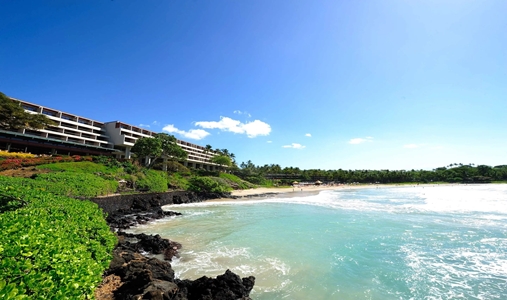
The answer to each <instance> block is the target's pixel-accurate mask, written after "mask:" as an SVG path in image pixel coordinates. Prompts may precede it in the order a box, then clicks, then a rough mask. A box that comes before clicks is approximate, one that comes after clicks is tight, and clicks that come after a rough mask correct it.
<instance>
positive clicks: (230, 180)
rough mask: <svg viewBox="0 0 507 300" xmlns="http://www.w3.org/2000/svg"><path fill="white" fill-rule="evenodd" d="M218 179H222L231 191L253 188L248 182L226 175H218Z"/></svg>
mask: <svg viewBox="0 0 507 300" xmlns="http://www.w3.org/2000/svg"><path fill="white" fill-rule="evenodd" d="M220 178H223V179H225V180H226V182H227V185H229V186H231V187H232V188H233V189H240V190H245V189H251V188H254V187H255V185H254V184H251V183H250V182H247V181H244V180H242V179H241V178H239V177H237V176H235V175H232V174H227V173H220Z"/></svg>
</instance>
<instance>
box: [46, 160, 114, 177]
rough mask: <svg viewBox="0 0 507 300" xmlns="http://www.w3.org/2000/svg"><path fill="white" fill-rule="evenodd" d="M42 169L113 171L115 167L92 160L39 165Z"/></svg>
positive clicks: (84, 171) (93, 171)
mask: <svg viewBox="0 0 507 300" xmlns="http://www.w3.org/2000/svg"><path fill="white" fill-rule="evenodd" d="M37 169H40V170H51V171H65V172H79V173H90V174H97V173H104V174H105V173H111V172H114V169H111V168H108V167H106V166H104V165H101V164H97V163H94V162H90V161H85V162H64V163H58V164H45V165H40V166H37Z"/></svg>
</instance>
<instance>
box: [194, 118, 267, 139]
mask: <svg viewBox="0 0 507 300" xmlns="http://www.w3.org/2000/svg"><path fill="white" fill-rule="evenodd" d="M195 125H196V126H199V127H202V128H206V129H220V130H222V131H227V132H233V133H239V134H246V135H247V136H248V137H249V138H254V137H256V136H259V135H269V133H270V132H271V126H270V125H269V124H267V123H264V122H262V121H260V120H255V121H252V122H247V123H241V122H240V121H238V120H234V119H231V118H228V117H220V121H218V122H217V121H210V122H208V121H201V122H196V123H195Z"/></svg>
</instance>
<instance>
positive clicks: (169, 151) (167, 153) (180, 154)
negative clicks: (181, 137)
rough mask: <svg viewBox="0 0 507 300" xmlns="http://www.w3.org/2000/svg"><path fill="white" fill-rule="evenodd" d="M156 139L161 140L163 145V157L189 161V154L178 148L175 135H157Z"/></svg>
mask: <svg viewBox="0 0 507 300" xmlns="http://www.w3.org/2000/svg"><path fill="white" fill-rule="evenodd" d="M155 138H156V139H158V140H160V141H161V143H162V156H164V157H167V158H169V159H171V160H182V159H187V156H188V154H187V152H186V151H185V150H183V149H182V148H181V147H180V146H178V144H177V143H176V141H177V140H176V138H175V137H174V135H168V134H167V133H157V134H156V135H155Z"/></svg>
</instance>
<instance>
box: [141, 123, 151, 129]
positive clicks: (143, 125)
mask: <svg viewBox="0 0 507 300" xmlns="http://www.w3.org/2000/svg"><path fill="white" fill-rule="evenodd" d="M139 127H145V128H150V125H146V124H139Z"/></svg>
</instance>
